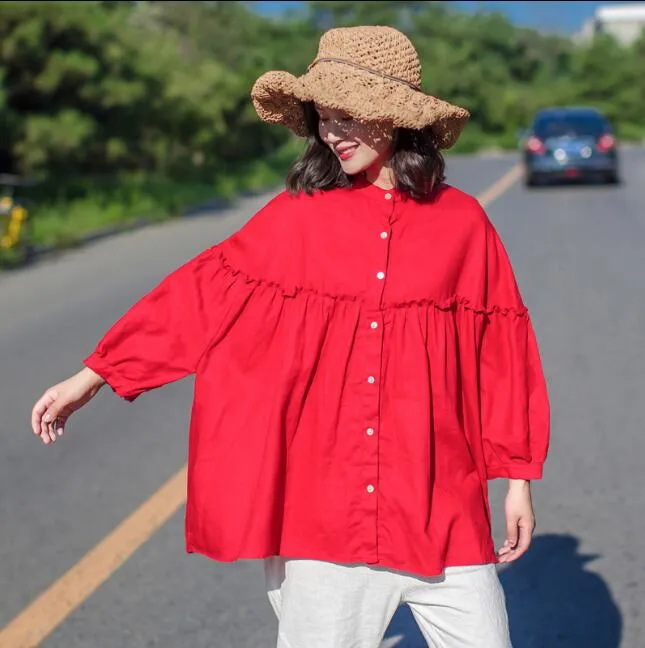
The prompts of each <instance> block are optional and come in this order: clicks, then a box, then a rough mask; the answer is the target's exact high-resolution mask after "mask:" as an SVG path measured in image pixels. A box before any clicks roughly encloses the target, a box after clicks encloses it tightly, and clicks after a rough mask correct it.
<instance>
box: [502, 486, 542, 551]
mask: <svg viewBox="0 0 645 648" xmlns="http://www.w3.org/2000/svg"><path fill="white" fill-rule="evenodd" d="M505 511H506V541H505V542H504V546H503V547H502V548H501V549H500V550H499V551H498V552H497V555H498V557H499V562H500V563H510V562H513V561H514V560H517V559H518V558H519V557H520V556H522V555H524V554H525V553H526V551H527V550H528V548H529V545H530V544H531V538H532V536H533V531H534V530H535V516H534V515H533V503H532V501H531V483H530V482H528V481H525V480H523V479H518V480H511V481H510V482H509V487H508V493H507V494H506V502H505Z"/></svg>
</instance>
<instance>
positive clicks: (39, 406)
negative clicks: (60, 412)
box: [31, 389, 58, 436]
mask: <svg viewBox="0 0 645 648" xmlns="http://www.w3.org/2000/svg"><path fill="white" fill-rule="evenodd" d="M57 398H58V392H57V391H56V390H54V389H48V390H47V391H46V392H45V393H44V394H43V395H42V396H41V397H40V398H39V399H38V401H37V402H36V404H35V405H34V408H33V409H32V411H31V429H32V430H33V431H34V434H35V435H36V436H40V435H41V432H42V426H41V423H42V422H43V418H44V416H45V413H46V412H47V410H48V409H49V408H50V407H51V405H52V403H53V402H54V401H55V400H56V399H57Z"/></svg>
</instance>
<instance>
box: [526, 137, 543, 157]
mask: <svg viewBox="0 0 645 648" xmlns="http://www.w3.org/2000/svg"><path fill="white" fill-rule="evenodd" d="M526 148H527V150H529V151H531V153H537V154H538V155H543V154H544V153H546V147H545V146H544V144H542V142H541V141H540V140H539V139H538V138H537V137H529V138H528V140H527V141H526Z"/></svg>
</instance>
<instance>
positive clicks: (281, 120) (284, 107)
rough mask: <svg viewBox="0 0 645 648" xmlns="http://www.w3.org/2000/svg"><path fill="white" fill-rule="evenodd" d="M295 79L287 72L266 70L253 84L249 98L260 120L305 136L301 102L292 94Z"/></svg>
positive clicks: (305, 129)
mask: <svg viewBox="0 0 645 648" xmlns="http://www.w3.org/2000/svg"><path fill="white" fill-rule="evenodd" d="M296 81H297V79H296V77H295V76H293V74H289V72H280V71H272V72H266V73H265V74H263V75H262V76H261V77H260V78H259V79H258V80H257V81H256V82H255V84H254V85H253V88H252V90H251V99H252V101H253V105H254V107H255V111H256V112H257V114H258V116H259V117H260V119H261V120H262V121H265V122H267V123H269V124H282V125H283V126H286V127H287V128H290V129H291V130H292V131H293V132H294V133H295V134H296V135H298V136H299V137H306V136H307V134H308V132H307V125H306V123H305V115H304V112H303V110H302V103H301V102H300V100H299V99H297V98H296V96H295V94H294V88H295V85H296Z"/></svg>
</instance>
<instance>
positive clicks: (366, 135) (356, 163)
mask: <svg viewBox="0 0 645 648" xmlns="http://www.w3.org/2000/svg"><path fill="white" fill-rule="evenodd" d="M316 111H317V113H318V117H319V123H318V132H319V133H320V137H321V139H322V140H323V142H325V144H327V146H329V148H330V149H331V150H332V151H333V152H334V154H335V155H336V157H337V158H338V160H339V161H340V165H341V167H342V169H343V171H344V172H345V173H346V174H347V175H355V174H358V173H362V172H364V171H367V172H372V173H375V174H378V172H379V170H380V169H381V168H382V167H383V166H384V164H385V162H387V160H388V159H389V157H390V153H391V149H392V141H393V133H394V129H393V127H392V125H391V124H388V123H386V122H360V121H357V120H355V119H353V118H352V117H350V116H349V115H348V114H347V113H344V112H342V111H340V110H333V109H331V108H324V107H323V106H318V105H317V106H316Z"/></svg>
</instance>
